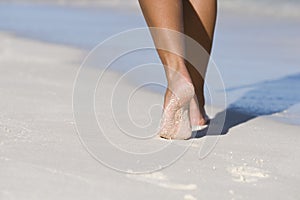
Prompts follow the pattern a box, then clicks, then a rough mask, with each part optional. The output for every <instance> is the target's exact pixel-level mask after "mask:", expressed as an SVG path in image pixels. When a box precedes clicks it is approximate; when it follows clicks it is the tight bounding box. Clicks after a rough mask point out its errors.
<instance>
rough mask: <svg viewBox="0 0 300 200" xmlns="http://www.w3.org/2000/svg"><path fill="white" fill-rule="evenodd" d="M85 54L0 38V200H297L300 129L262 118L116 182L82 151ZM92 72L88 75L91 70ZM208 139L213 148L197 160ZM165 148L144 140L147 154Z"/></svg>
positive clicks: (139, 106) (118, 175)
mask: <svg viewBox="0 0 300 200" xmlns="http://www.w3.org/2000/svg"><path fill="white" fill-rule="evenodd" d="M86 54H87V52H84V51H81V50H79V49H74V48H70V47H65V46H62V45H54V44H48V43H43V42H37V41H34V40H30V39H24V38H20V37H16V36H13V35H11V34H8V33H1V34H0V66H1V67H0V76H1V77H0V94H1V99H0V106H1V114H0V199H3V200H9V199H31V200H33V199H184V200H195V199H299V198H300V194H299V185H300V173H299V172H300V171H299V169H300V161H299V156H300V147H299V143H300V135H299V132H300V127H299V126H293V125H287V124H283V123H279V122H274V121H271V120H269V119H267V118H265V117H257V118H255V119H252V120H249V121H246V122H244V123H242V121H240V122H239V123H237V124H236V125H235V122H237V121H239V119H242V118H243V117H245V116H243V115H240V114H238V113H233V112H230V113H229V114H228V116H227V120H226V121H227V123H228V124H229V127H231V128H230V129H229V131H228V132H227V133H226V134H223V135H222V136H204V137H201V138H195V139H192V140H191V141H192V143H190V141H181V142H179V143H178V145H179V146H181V147H185V146H188V145H189V149H188V150H187V152H186V153H185V154H184V155H183V156H182V157H181V158H180V159H179V160H177V161H176V162H175V163H173V164H171V165H169V166H168V167H166V168H164V169H162V170H158V171H156V172H153V173H148V174H140V175H136V174H132V173H122V172H117V171H115V170H113V169H110V168H109V167H107V166H104V165H103V164H101V163H100V162H98V161H97V160H95V159H94V158H93V157H92V156H91V155H90V154H89V153H88V152H87V150H86V148H85V147H84V146H83V145H82V143H81V142H80V139H79V137H78V134H77V130H76V124H75V121H74V118H73V111H72V91H73V84H74V81H75V78H76V73H77V70H78V69H79V66H80V63H81V62H82V60H83V58H84V57H85V56H86ZM89 70H90V73H91V74H93V73H94V72H93V70H96V69H92V68H91V69H89ZM107 76H108V77H110V78H108V79H107V80H106V79H105V80H106V81H104V82H102V84H103V87H104V88H107V89H109V88H110V86H111V83H112V82H113V81H114V80H118V79H119V74H117V73H115V72H108V75H107ZM123 87H125V88H130V87H133V86H132V85H130V84H128V85H126V84H123ZM105 92H108V91H104V94H105ZM141 94H143V95H144V96H145V97H144V98H143V99H142V100H143V101H144V102H142V103H141V102H137V103H136V104H135V106H136V107H135V108H136V110H143V109H144V108H143V106H144V104H150V102H149V101H150V99H151V98H152V97H153V98H155V99H162V98H161V96H160V95H159V94H155V93H150V92H149V91H141ZM143 95H141V96H143ZM100 96H101V95H100ZM146 97H148V98H146ZM101 98H103V100H105V98H108V96H106V95H102V96H101ZM215 110H216V112H217V111H218V110H217V109H215ZM102 114H104V115H105V113H102ZM215 114H216V113H211V116H213V115H215ZM120 115H121V116H119V117H121V119H122V117H126V115H125V114H124V116H123V115H122V114H120ZM138 117H141V118H143V116H138ZM230 124H231V126H230ZM105 125H106V126H107V127H108V128H107V129H106V133H105V134H106V135H110V134H111V135H116V133H118V132H116V131H117V129H116V130H115V128H116V127H115V126H114V125H113V124H105ZM110 126H111V128H110ZM110 130H111V132H110ZM208 138H210V139H213V140H214V138H215V139H216V138H218V139H219V140H218V142H217V145H216V146H215V148H214V149H213V151H212V152H211V153H210V154H209V155H208V156H207V157H205V158H203V159H199V151H200V149H201V147H202V145H203V144H204V143H205V140H207V139H208ZM91 139H93V138H91ZM215 141H216V140H215ZM103 142H104V144H101V145H105V141H103ZM118 142H122V141H121V140H118ZM168 142H169V141H166V140H160V139H156V138H155V139H149V140H147V147H156V146H157V144H166V143H168ZM99 145H100V144H99ZM120 145H121V146H122V147H123V148H129V149H130V148H132V146H134V145H132V144H130V143H121V144H120ZM135 150H136V149H135ZM171 155H172V154H170V156H171ZM108 156H110V155H108ZM123 162H126V160H125V161H123ZM123 164H124V163H123ZM125 164H126V163H125ZM121 165H122V163H120V166H121ZM124 169H125V168H124ZM128 172H130V171H128Z"/></svg>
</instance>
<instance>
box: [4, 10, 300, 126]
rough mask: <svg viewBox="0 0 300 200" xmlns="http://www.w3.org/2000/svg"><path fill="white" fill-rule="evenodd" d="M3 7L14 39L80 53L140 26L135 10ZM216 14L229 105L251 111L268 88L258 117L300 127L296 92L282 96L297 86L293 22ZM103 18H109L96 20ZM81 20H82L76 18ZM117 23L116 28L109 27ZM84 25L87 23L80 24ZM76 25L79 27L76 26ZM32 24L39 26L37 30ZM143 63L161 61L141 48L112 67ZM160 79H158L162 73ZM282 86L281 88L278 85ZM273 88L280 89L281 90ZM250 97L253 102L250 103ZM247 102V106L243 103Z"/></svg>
mask: <svg viewBox="0 0 300 200" xmlns="http://www.w3.org/2000/svg"><path fill="white" fill-rule="evenodd" d="M7 8H8V10H6V7H3V8H2V10H1V11H3V12H0V13H1V14H0V17H2V18H3V20H1V23H0V29H1V30H4V29H5V30H7V32H8V33H9V32H10V33H13V34H14V35H16V36H19V37H24V36H25V37H26V38H31V39H33V40H38V41H41V42H43V41H46V42H49V43H54V44H62V45H67V46H69V47H75V48H79V49H82V50H84V51H85V54H87V53H88V50H89V49H91V48H92V47H94V46H95V45H96V44H98V42H101V41H103V40H104V39H106V38H107V37H109V36H111V35H114V34H116V33H119V32H120V31H124V30H128V29H131V28H137V27H145V23H144V21H143V18H142V16H141V15H139V14H136V13H131V14H129V13H118V12H111V10H110V11H109V12H108V11H105V9H102V10H101V11H103V12H100V13H99V11H100V10H97V9H96V8H95V9H93V10H91V12H87V11H89V9H88V8H86V9H81V8H80V7H78V8H76V9H75V10H74V9H72V7H71V8H69V7H68V6H65V7H64V6H61V7H59V9H57V7H56V6H54V7H52V9H50V11H49V10H48V9H47V6H42V7H38V8H41V9H42V10H40V11H37V10H36V8H37V7H35V6H33V5H30V6H29V8H27V10H26V9H25V11H24V10H22V8H23V7H21V8H19V7H18V6H13V7H10V6H9V7H7ZM0 9H1V7H0ZM11 11H12V12H11ZM19 12H20V13H19ZM41 12H42V13H45V14H43V15H41V17H40V18H41V19H40V20H37V21H34V22H33V21H32V20H31V19H32V18H36V17H37V16H38V15H40V13H41ZM219 14H220V16H219V19H218V21H217V31H216V36H215V43H214V47H213V49H214V50H213V55H212V57H213V59H214V61H215V63H216V64H217V65H218V66H217V67H218V68H219V70H220V73H221V74H222V78H223V80H224V82H225V89H226V95H227V96H228V104H231V103H234V104H238V105H239V106H240V108H239V109H241V110H243V109H244V111H248V110H250V111H251V112H252V114H254V115H255V114H257V113H256V112H258V111H259V110H261V109H262V108H261V107H259V106H256V105H259V104H261V103H260V102H259V98H260V97H261V96H262V95H261V94H262V93H265V92H266V91H265V89H264V88H265V87H268V89H269V92H271V94H272V95H271V96H264V95H263V98H264V99H265V101H266V102H265V105H264V107H263V110H264V112H262V113H258V115H269V116H268V117H270V118H273V119H275V120H276V121H282V122H283V121H284V122H287V123H292V124H296V125H300V118H299V116H300V100H299V98H300V95H298V96H296V97H295V98H294V100H285V99H287V98H286V97H289V96H291V95H294V92H293V91H296V90H298V89H299V88H297V87H296V85H299V84H300V83H299V84H298V82H297V81H296V83H294V84H293V87H288V84H289V82H293V80H294V79H295V77H296V78H297V77H298V76H299V74H300V70H299V67H298V63H299V62H300V60H299V58H298V55H297V52H299V51H300V49H299V46H300V41H299V40H298V39H297V34H296V33H297V32H299V33H300V28H297V27H293V26H292V25H293V23H294V22H293V21H285V20H284V19H281V20H279V21H277V20H270V19H268V18H266V19H265V18H264V19H262V20H258V19H259V17H255V19H254V18H253V19H252V18H249V16H246V15H243V17H242V19H240V18H239V19H236V16H234V14H228V13H224V12H220V13H219ZM27 15H29V16H27ZM52 15H53V17H54V16H60V17H58V18H57V19H61V21H62V22H61V23H58V24H57V22H56V21H57V19H56V18H55V17H54V18H53V19H51V18H52V17H49V16H52ZM103 17H104V18H107V19H109V20H101V18H103ZM82 19H85V20H83V21H81V20H82ZM9 21H11V23H9ZM12 22H15V23H12ZM18 22H19V23H21V24H25V26H21V28H20V27H18V26H16V25H15V24H18ZM45 22H47V23H45ZM116 22H118V24H119V26H116V25H114V24H116ZM77 23H79V24H77ZM45 24H47V25H45ZM64 24H69V27H68V29H67V28H64ZM86 24H89V25H88V26H85V25H86ZM98 24H102V26H100V27H98V28H95V27H96V26H97V25H98ZM81 26H82V27H84V28H78V27H81ZM22 27H23V28H22ZM24 27H25V28H24ZM36 27H39V29H38V30H37V29H36ZM102 27H106V28H102ZM266 27H268V29H267V28H266ZM32 30H35V31H32ZM42 33H43V34H42ZM234 33H239V37H238V38H235V37H234V36H233V34H234ZM253 35H255V37H253ZM287 38H288V39H287ZM224 52H225V53H224ZM129 57H130V56H129ZM148 62H149V63H151V62H157V63H160V62H159V60H158V59H157V56H156V55H155V53H153V52H150V54H147V52H146V53H143V52H142V53H141V54H133V55H132V56H131V57H130V58H129V59H126V58H125V59H123V60H121V61H120V62H119V63H118V65H119V66H122V67H118V66H117V67H115V68H114V70H115V71H119V72H120V73H124V72H125V71H124V69H125V70H128V69H129V68H130V67H132V66H137V65H139V64H144V63H148ZM99 63H101V62H99ZM99 65H100V64H99ZM283 67H284V70H283ZM122 70H123V71H122ZM158 73H163V72H158ZM237 73H238V77H239V78H238V77H236V78H234V79H233V78H232V75H235V74H237ZM293 75H294V76H295V77H293ZM156 76H158V74H156ZM131 79H132V80H133V83H137V84H139V83H140V80H139V78H138V77H131ZM161 79H162V80H163V79H164V77H162V78H161ZM162 80H160V81H162ZM241 82H243V85H241ZM269 83H271V85H270V84H269ZM282 85H283V86H284V87H282V88H280V86H282ZM276 87H279V88H280V90H278V89H276ZM285 87H286V88H285ZM253 99H256V100H255V101H253ZM221 103H222V102H215V105H214V106H220V105H222V104H221ZM272 104H274V106H272ZM245 105H246V107H245ZM248 105H252V106H250V107H247V106H248ZM252 107H253V108H252ZM251 109H252V110H251ZM278 113H279V114H278ZM297 116H298V117H297Z"/></svg>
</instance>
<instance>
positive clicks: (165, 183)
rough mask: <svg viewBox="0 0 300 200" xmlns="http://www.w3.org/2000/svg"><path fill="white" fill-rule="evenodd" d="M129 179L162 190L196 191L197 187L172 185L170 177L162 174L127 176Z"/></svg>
mask: <svg viewBox="0 0 300 200" xmlns="http://www.w3.org/2000/svg"><path fill="white" fill-rule="evenodd" d="M126 176H127V177H128V178H131V179H134V180H137V181H141V182H145V183H149V184H153V185H156V186H159V187H162V188H167V189H173V190H196V189H197V185H195V184H180V183H172V182H170V181H169V180H168V177H167V176H166V175H164V174H163V173H161V172H154V173H151V174H139V175H134V174H127V175H126Z"/></svg>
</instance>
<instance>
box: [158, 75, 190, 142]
mask: <svg viewBox="0 0 300 200" xmlns="http://www.w3.org/2000/svg"><path fill="white" fill-rule="evenodd" d="M174 82H175V83H176V85H175V86H173V88H172V91H171V90H167V92H166V96H165V109H164V112H163V115H162V120H161V125H160V132H159V136H160V137H162V138H166V139H188V138H190V137H191V135H192V129H191V124H190V116H189V106H190V102H191V100H192V98H193V96H194V94H195V92H194V86H193V85H192V84H191V83H189V82H187V81H180V80H178V81H174Z"/></svg>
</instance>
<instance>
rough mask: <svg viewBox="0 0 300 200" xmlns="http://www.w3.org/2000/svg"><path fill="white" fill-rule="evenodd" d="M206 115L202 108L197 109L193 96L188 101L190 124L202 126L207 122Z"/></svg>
mask: <svg viewBox="0 0 300 200" xmlns="http://www.w3.org/2000/svg"><path fill="white" fill-rule="evenodd" d="M208 120H209V118H208V116H207V115H206V113H205V110H204V108H202V109H199V107H198V104H197V98H196V96H194V98H193V99H192V100H191V102H190V122H191V125H192V126H195V127H196V126H204V125H206V124H207V123H208Z"/></svg>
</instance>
